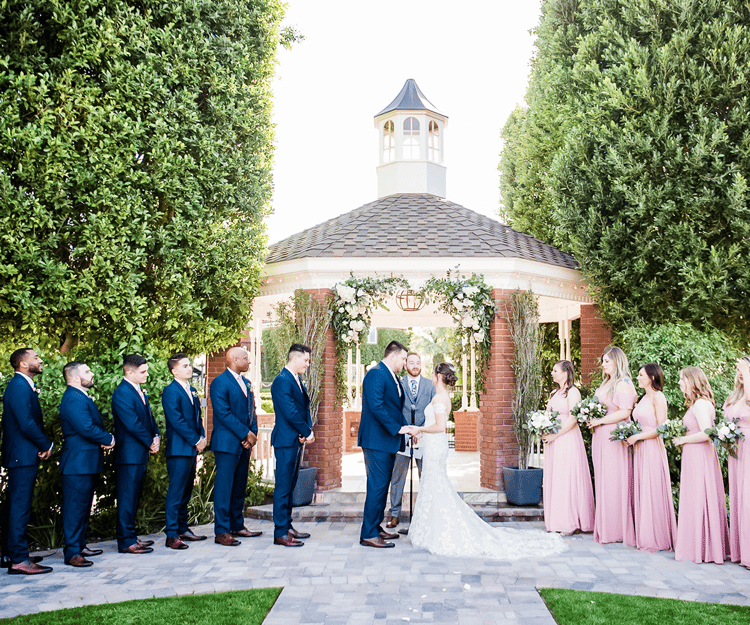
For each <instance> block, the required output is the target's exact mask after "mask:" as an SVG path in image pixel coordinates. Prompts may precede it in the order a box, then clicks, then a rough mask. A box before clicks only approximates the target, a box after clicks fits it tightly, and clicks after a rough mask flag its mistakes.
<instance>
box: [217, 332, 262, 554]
mask: <svg viewBox="0 0 750 625" xmlns="http://www.w3.org/2000/svg"><path fill="white" fill-rule="evenodd" d="M226 365H227V368H226V369H225V370H224V373H222V374H221V375H219V376H217V377H216V378H215V379H214V380H213V382H211V387H210V388H209V395H210V397H211V406H212V407H213V425H214V429H213V431H212V432H211V450H212V451H213V452H214V458H216V481H215V484H214V534H215V537H214V542H215V543H217V544H219V545H224V546H225V547H236V546H237V545H239V544H240V541H239V540H237V538H236V537H237V536H241V537H246V538H252V537H254V536H260V535H261V534H262V533H263V532H257V531H250V530H249V529H247V528H246V527H245V518H244V516H243V508H244V504H245V494H246V492H247V472H248V468H249V466H250V449H251V448H252V446H253V445H255V441H256V439H257V433H258V426H257V423H256V418H255V399H254V398H253V391H252V389H251V388H250V382H248V381H247V380H246V379H245V378H244V377H243V376H242V373H244V372H245V371H247V370H248V369H249V368H250V361H249V359H248V356H247V352H246V351H245V350H244V349H242V348H241V347H232V348H230V349H229V350H228V351H227V354H226Z"/></svg>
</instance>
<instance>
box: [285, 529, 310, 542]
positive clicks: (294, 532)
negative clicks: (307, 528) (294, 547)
mask: <svg viewBox="0 0 750 625" xmlns="http://www.w3.org/2000/svg"><path fill="white" fill-rule="evenodd" d="M289 536H291V537H292V538H296V539H297V540H300V539H302V538H310V534H308V533H307V532H298V531H297V530H296V529H294V528H293V527H290V528H289Z"/></svg>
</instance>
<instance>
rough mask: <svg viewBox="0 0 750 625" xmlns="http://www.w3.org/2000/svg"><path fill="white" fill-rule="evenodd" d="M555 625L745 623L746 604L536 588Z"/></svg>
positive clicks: (748, 613)
mask: <svg viewBox="0 0 750 625" xmlns="http://www.w3.org/2000/svg"><path fill="white" fill-rule="evenodd" d="M539 594H541V595H542V598H543V599H544V600H545V601H546V602H547V607H548V608H549V609H550V611H551V612H552V615H553V616H554V617H555V620H556V621H557V622H558V623H559V625H598V624H599V623H607V624H611V623H617V625H631V624H632V625H748V623H750V607H746V606H741V605H721V604H718V603H697V602H695V601H680V600H678V599H658V598H656V597H634V596H630V595H615V594H609V593H604V592H586V591H581V590H566V589H562V588H540V589H539Z"/></svg>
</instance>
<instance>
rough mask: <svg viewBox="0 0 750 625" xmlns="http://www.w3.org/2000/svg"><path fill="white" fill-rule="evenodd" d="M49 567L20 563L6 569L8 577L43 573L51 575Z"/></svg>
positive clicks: (32, 563)
mask: <svg viewBox="0 0 750 625" xmlns="http://www.w3.org/2000/svg"><path fill="white" fill-rule="evenodd" d="M51 572H52V567H51V566H43V565H41V564H37V563H36V562H28V561H27V562H20V563H18V564H12V565H11V566H10V568H9V569H8V574H9V575H41V574H43V573H51Z"/></svg>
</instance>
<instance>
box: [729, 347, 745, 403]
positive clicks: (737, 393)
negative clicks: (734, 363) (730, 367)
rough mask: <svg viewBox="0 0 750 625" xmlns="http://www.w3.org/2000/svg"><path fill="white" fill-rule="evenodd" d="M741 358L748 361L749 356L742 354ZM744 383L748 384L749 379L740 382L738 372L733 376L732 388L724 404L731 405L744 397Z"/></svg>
mask: <svg viewBox="0 0 750 625" xmlns="http://www.w3.org/2000/svg"><path fill="white" fill-rule="evenodd" d="M741 360H745V361H746V362H748V363H750V356H743V357H742V358H741ZM745 384H750V380H745V382H744V383H742V382H740V372H739V371H738V372H737V374H736V375H735V376H734V390H733V391H732V392H731V393H729V397H727V401H726V403H725V404H724V405H725V406H733V405H734V404H736V403H737V402H738V401H740V400H741V399H743V400H744V399H745Z"/></svg>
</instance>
